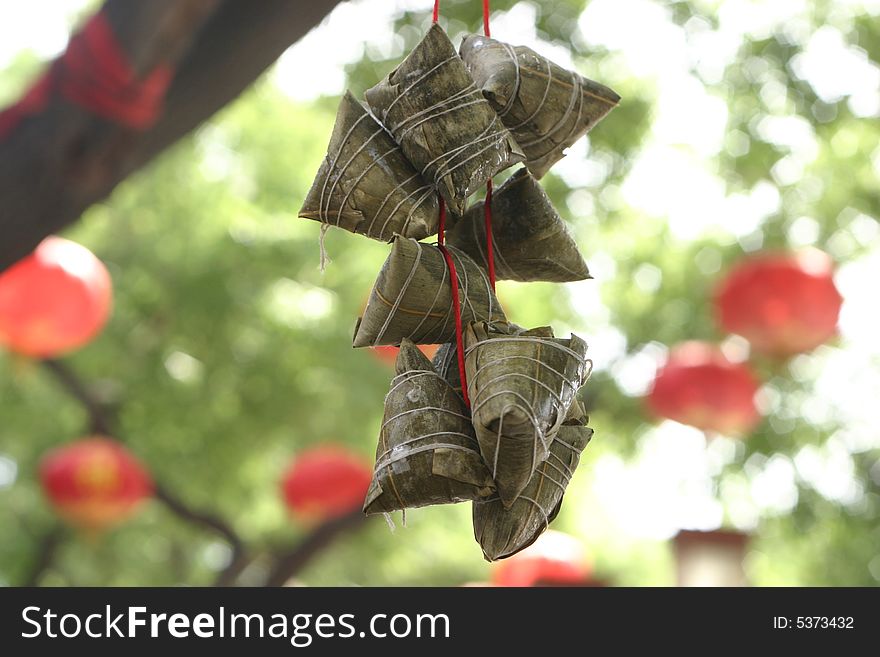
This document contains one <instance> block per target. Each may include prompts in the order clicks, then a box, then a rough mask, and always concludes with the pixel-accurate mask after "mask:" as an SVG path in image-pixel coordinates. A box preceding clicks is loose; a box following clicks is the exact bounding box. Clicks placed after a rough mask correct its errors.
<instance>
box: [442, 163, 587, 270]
mask: <svg viewBox="0 0 880 657" xmlns="http://www.w3.org/2000/svg"><path fill="white" fill-rule="evenodd" d="M484 205H485V201H482V202H480V203H478V204H476V205H474V206H472V207H471V208H470V210H468V211H467V212H466V213H465V214H464V216H463V217H461V218H460V219H459V220H458V221H456V223H455V225H454V226H453V227H452V228H451V229H450V230H449V231H448V232H447V233H446V235H447V243H448V244H451V245H452V246H457V247H458V248H460V249H461V250H462V251H464V252H465V253H467V254H468V255H469V256H470V257H471V258H473V259H474V261H475V262H477V264H479V265H482V266H483V267H488V263H487V260H486V258H487V253H486V225H485V217H484V211H485V207H484ZM491 209H492V252H493V254H494V256H495V275H496V277H497V278H499V279H502V280H512V281H553V282H557V283H563V282H567V281H580V280H583V279H585V278H589V277H590V272H589V270H588V269H587V265H586V263H585V262H584V259H583V257H581V254H580V252H579V251H578V248H577V244H575V242H574V240H573V239H572V237H571V235H570V234H569V233H568V229H567V228H566V226H565V222H564V221H563V220H562V217H560V216H559V214H558V213H557V212H556V209H555V208H554V207H553V204H552V203H551V202H550V199H549V198H547V194H546V193H545V192H544V190H543V189H542V188H541V185H540V184H539V183H538V181H537V180H536V179H535V178H534V176H532V175H531V174H530V173H529V172H528V170H526V169H520V170H519V171H517V172H516V173H515V174H513V176H511V177H510V178H508V179H507V180H506V181H505V182H504V184H502V185H501V186H500V187H499V188H498V189H497V190H496V191H495V193H494V194H493V195H492V206H491Z"/></svg>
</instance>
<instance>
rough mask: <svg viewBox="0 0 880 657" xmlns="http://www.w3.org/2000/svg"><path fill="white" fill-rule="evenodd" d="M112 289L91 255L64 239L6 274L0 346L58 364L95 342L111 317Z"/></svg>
mask: <svg viewBox="0 0 880 657" xmlns="http://www.w3.org/2000/svg"><path fill="white" fill-rule="evenodd" d="M111 298H112V285H111V282H110V274H109V273H108V272H107V269H106V267H104V264H103V263H102V262H101V261H100V260H98V259H97V258H96V257H95V256H94V254H92V252H91V251H89V250H88V249H87V248H85V247H84V246H80V245H79V244H76V243H75V242H71V241H70V240H66V239H63V238H61V237H47V238H46V239H45V240H43V241H42V242H41V243H40V245H39V246H38V247H37V248H36V250H35V251H34V252H33V253H32V254H31V255H29V256H27V257H26V258H24V259H23V260H21V261H20V262H18V263H16V264H15V265H13V266H12V267H10V268H9V269H8V270H7V271H5V272H3V273H2V274H0V344H2V345H5V346H6V347H7V348H9V349H10V350H12V351H15V352H18V353H21V354H25V355H27V356H33V357H36V358H52V357H55V356H59V355H61V354H63V353H65V352H68V351H71V350H73V349H76V348H77V347H81V346H83V345H84V344H86V343H87V342H89V340H91V339H92V338H94V337H95V335H97V334H98V332H99V331H100V330H101V329H102V328H103V326H104V324H105V323H106V322H107V317H108V316H109V314H110V306H111V300H112V299H111Z"/></svg>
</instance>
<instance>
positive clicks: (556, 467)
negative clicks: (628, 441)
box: [473, 401, 593, 561]
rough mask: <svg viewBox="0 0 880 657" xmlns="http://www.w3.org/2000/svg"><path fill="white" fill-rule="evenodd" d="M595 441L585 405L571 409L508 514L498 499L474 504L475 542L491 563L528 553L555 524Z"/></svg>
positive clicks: (578, 404)
mask: <svg viewBox="0 0 880 657" xmlns="http://www.w3.org/2000/svg"><path fill="white" fill-rule="evenodd" d="M592 437H593V430H592V429H590V428H588V427H587V426H586V415H585V413H584V409H583V406H582V405H581V404H580V402H577V401H575V402H574V404H572V406H571V410H570V411H569V415H568V417H567V418H566V420H565V423H564V424H563V425H562V426H561V427H560V428H559V431H558V432H557V434H556V436H555V438H554V439H553V442H552V443H551V444H550V452H549V455H548V456H547V459H546V460H545V461H544V462H543V463H541V464H540V465H539V466H538V468H537V469H536V470H535V473H534V474H533V475H532V478H531V479H530V480H529V483H528V485H527V486H526V487H525V488H524V489H523V491H522V492H521V493H520V495H519V497H517V498H516V500H515V501H514V503H513V504H512V505H511V506H510V508H509V509H505V508H504V505H503V504H502V503H501V499H500V498H499V497H498V496H497V495H493V496H492V497H489V498H486V499H482V500H474V504H473V521H474V538H476V539H477V543H479V544H480V547H481V548H482V550H483V556H484V557H485V558H486V560H487V561H495V560H497V559H506V558H507V557H510V556H512V555H514V554H516V553H517V552H519V551H520V550H524V549H525V548H527V547H528V546H530V545H531V544H532V543H534V542H535V541H536V540H537V539H538V537H539V536H540V535H541V534H543V533H544V530H546V529H547V527H548V526H549V525H550V523H551V522H552V521H553V519H554V518H555V517H556V514H557V513H558V512H559V509H560V507H561V506H562V497H563V495H564V493H565V489H566V488H567V487H568V483H569V481H571V477H572V475H573V474H574V471H575V469H576V468H577V466H578V462H579V461H580V456H581V452H583V451H584V448H585V447H586V446H587V444H588V443H589V442H590V439H591V438H592Z"/></svg>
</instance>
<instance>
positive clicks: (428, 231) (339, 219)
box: [299, 92, 439, 242]
mask: <svg viewBox="0 0 880 657" xmlns="http://www.w3.org/2000/svg"><path fill="white" fill-rule="evenodd" d="M299 216H300V217H304V218H307V219H314V220H316V221H320V222H322V223H324V224H326V225H329V226H336V227H338V228H344V229H345V230H348V231H351V232H353V233H359V234H361V235H366V236H367V237H372V238H373V239H377V240H381V241H383V242H388V241H389V240H391V238H392V237H393V236H394V234H395V233H397V234H400V235H404V236H405V237H413V238H415V239H422V238H425V237H428V236H429V235H434V234H435V233H436V232H437V226H438V217H439V211H438V202H437V194H436V192H435V190H434V188H433V187H432V186H431V185H429V184H428V183H427V182H425V180H424V179H423V178H422V176H421V174H420V173H419V172H418V171H416V170H415V169H414V168H413V166H412V165H411V164H410V163H409V160H407V159H406V158H405V157H404V155H403V153H402V152H401V150H400V147H399V146H398V145H397V144H395V143H394V140H393V139H392V138H391V136H390V135H389V134H388V133H387V132H385V130H384V129H383V128H382V126H381V125H379V123H378V122H377V121H376V119H374V118H373V117H372V116H371V115H370V113H369V112H368V111H367V109H366V108H365V107H364V106H363V105H362V104H361V103H360V102H358V100H357V99H356V98H355V97H354V96H352V94H351V92H346V94H345V96H343V98H342V102H341V103H340V105H339V111H338V113H337V115H336V125H335V126H334V127H333V134H332V136H331V137H330V145H329V146H328V148H327V155H326V157H325V158H324V161H323V162H322V163H321V167H320V169H318V173H317V175H316V176H315V182H314V183H312V188H311V189H310V190H309V193H308V195H307V196H306V200H305V202H304V203H303V206H302V209H301V210H300V211H299Z"/></svg>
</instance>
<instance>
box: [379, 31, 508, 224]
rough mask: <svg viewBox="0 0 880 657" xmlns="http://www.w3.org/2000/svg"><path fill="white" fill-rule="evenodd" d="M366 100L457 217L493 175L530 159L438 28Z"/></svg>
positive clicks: (430, 32) (429, 33)
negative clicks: (525, 157)
mask: <svg viewBox="0 0 880 657" xmlns="http://www.w3.org/2000/svg"><path fill="white" fill-rule="evenodd" d="M365 96H366V100H367V104H368V105H369V106H370V109H372V110H373V113H374V114H375V115H376V116H377V117H379V119H380V120H381V122H382V123H383V124H384V125H385V127H386V128H388V131H389V132H390V133H391V135H392V136H393V137H394V140H395V141H396V142H397V143H398V144H400V147H401V149H403V153H404V155H406V157H407V159H409V161H410V162H412V163H413V165H414V166H415V167H416V168H417V169H419V170H420V171H421V172H422V175H423V176H424V177H425V179H426V180H428V181H429V182H430V183H432V184H433V185H434V186H435V187H436V188H437V190H438V191H439V192H440V194H441V196H442V197H443V199H444V200H445V201H446V204H447V205H448V206H449V208H450V209H451V210H452V211H453V212H455V213H456V214H462V213H463V212H464V210H465V208H466V205H467V198H468V197H469V196H470V195H471V194H473V193H474V192H476V191H477V190H478V189H480V188H482V186H483V185H485V183H486V181H487V180H489V179H490V178H491V177H492V176H493V175H495V174H496V173H498V172H499V171H502V170H503V169H506V168H507V167H510V166H512V165H514V164H516V163H517V162H522V161H523V159H524V155H523V153H522V151H521V150H520V148H519V146H517V144H516V142H515V141H514V139H513V138H512V137H511V135H510V133H509V132H508V130H507V128H505V127H504V125H503V124H502V123H501V121H500V120H499V118H498V115H497V114H496V113H495V110H493V109H492V107H491V106H490V105H489V103H488V102H486V100H485V98H483V95H482V94H481V92H480V90H479V89H477V87H476V86H475V85H474V81H473V80H472V79H471V77H470V75H468V72H467V69H466V68H465V65H464V63H463V62H462V61H461V58H460V57H459V56H458V53H457V52H456V51H455V48H454V47H453V46H452V42H450V41H449V37H448V36H446V33H445V32H444V31H443V28H441V27H440V26H439V25H437V24H434V25H433V26H432V27H431V29H430V30H428V34H427V35H426V36H425V38H424V39H422V41H421V42H420V43H419V44H418V45H417V46H416V48H415V49H414V50H413V51H412V52H411V53H410V54H409V55H408V56H407V58H406V59H404V60H403V62H402V63H401V64H400V66H398V67H397V68H396V69H395V70H394V71H392V72H391V73H390V74H389V75H388V77H387V78H385V79H384V80H383V81H382V82H380V83H379V84H377V85H376V86H375V87H372V88H371V89H368V90H367V91H366V94H365Z"/></svg>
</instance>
